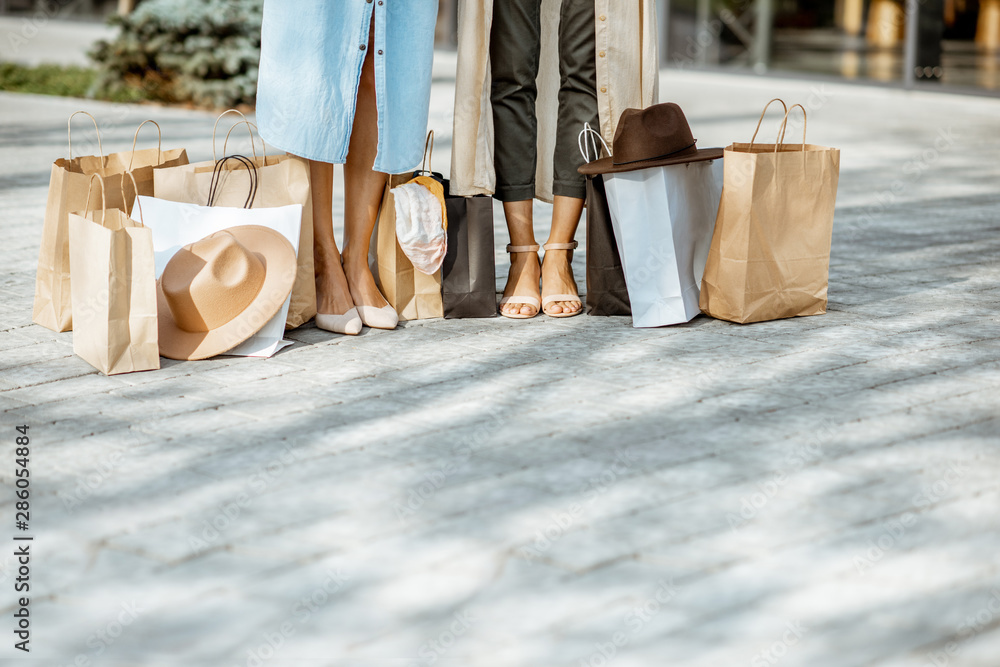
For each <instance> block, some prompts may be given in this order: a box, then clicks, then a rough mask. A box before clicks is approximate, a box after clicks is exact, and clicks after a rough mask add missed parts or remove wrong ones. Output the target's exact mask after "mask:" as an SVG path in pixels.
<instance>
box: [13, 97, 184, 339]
mask: <svg viewBox="0 0 1000 667" xmlns="http://www.w3.org/2000/svg"><path fill="white" fill-rule="evenodd" d="M77 114H84V115H86V116H89V117H90V119H91V120H92V121H93V122H94V128H95V129H96V130H97V145H98V152H99V155H85V156H80V157H73V135H72V121H73V117H74V116H76V115H77ZM69 118H70V119H69V157H68V158H59V159H58V160H56V161H55V162H54V163H53V165H52V173H51V176H50V178H49V193H48V200H47V202H46V205H45V220H44V222H43V224H42V240H41V244H40V246H39V251H38V271H37V274H36V278H35V298H34V304H33V307H32V315H31V319H32V321H34V322H35V323H36V324H40V325H42V326H44V327H46V328H49V329H52V330H53V331H68V330H69V329H70V328H72V326H73V317H72V307H71V300H72V292H71V289H72V288H71V287H70V268H69V213H70V211H74V212H84V208H85V207H86V205H87V198H88V195H89V192H90V177H91V175H93V174H98V175H100V176H102V177H104V179H105V182H106V185H107V187H108V192H107V195H106V201H107V206H108V207H109V208H117V209H121V210H124V209H125V208H127V207H129V206H131V204H132V201H131V198H132V197H134V196H135V195H134V194H132V195H129V197H130V199H129V201H124V200H123V199H122V198H123V196H125V195H123V194H122V193H123V188H122V177H123V175H124V174H125V173H128V172H131V173H132V174H133V176H134V177H135V180H136V182H137V187H138V191H139V193H140V194H145V195H151V194H153V176H152V174H153V171H155V170H157V169H159V168H163V167H171V166H176V165H182V164H187V162H188V158H187V152H186V151H185V150H184V149H183V148H178V149H173V150H167V151H164V150H162V137H161V138H160V140H159V142H158V145H157V148H155V149H152V148H150V149H145V150H136V141H137V140H138V136H139V129H142V126H143V125H145V124H146V123H149V122H152V121H145V122H143V123H142V124H140V125H139V129H137V130H136V133H135V137H134V138H133V140H132V150H131V151H125V152H121V153H112V154H110V155H104V148H103V145H102V143H101V135H100V128H98V126H97V121H96V120H95V119H94V117H93V116H91V115H90V114H88V113H87V112H85V111H77V112H75V113H73V114H72V115H71V116H70V117H69ZM154 125H155V123H154ZM157 129H159V126H158V125H157Z"/></svg>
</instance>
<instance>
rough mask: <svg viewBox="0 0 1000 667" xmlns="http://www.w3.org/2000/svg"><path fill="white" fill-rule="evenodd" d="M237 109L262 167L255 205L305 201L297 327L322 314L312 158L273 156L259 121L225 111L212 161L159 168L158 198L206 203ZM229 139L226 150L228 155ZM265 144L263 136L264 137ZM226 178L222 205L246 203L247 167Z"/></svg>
mask: <svg viewBox="0 0 1000 667" xmlns="http://www.w3.org/2000/svg"><path fill="white" fill-rule="evenodd" d="M230 113H235V114H238V115H239V116H241V117H243V120H242V121H241V122H239V123H237V124H236V125H234V126H233V128H230V130H229V132H230V133H231V132H232V131H233V129H235V128H236V127H239V126H242V125H245V126H246V127H247V129H248V131H250V135H251V136H250V144H251V147H252V151H253V154H252V155H248V156H246V157H248V158H249V159H251V160H252V161H253V163H254V166H255V167H256V168H257V179H258V181H257V194H256V196H255V197H254V200H253V204H252V208H276V207H281V206H290V205H299V206H301V207H302V219H301V221H300V224H299V234H298V238H299V245H298V252H297V257H296V260H297V266H298V268H297V271H296V274H295V284H294V286H293V287H292V297H291V302H290V305H289V307H288V318H287V320H286V322H285V326H286V328H288V329H294V328H295V327H297V326H300V325H302V324H305V323H306V322H308V321H309V320H310V319H312V318H313V317H314V316H315V315H316V277H315V268H314V264H313V211H312V186H311V184H310V180H309V163H308V161H306V160H304V159H302V158H300V157H296V156H294V155H289V154H285V155H267V154H266V150H267V148H266V146H265V147H264V150H263V151H262V153H261V154H260V155H258V154H257V152H256V151H257V149H256V147H255V146H254V136H253V130H255V129H256V125H254V124H253V123H251V122H250V121H248V120H247V119H246V117H245V116H243V114H241V113H240V112H238V111H236V110H234V109H230V110H228V111H225V112H223V113H222V114H221V115H220V116H219V117H218V118H217V119H216V121H215V129H213V131H212V146H213V155H212V160H210V161H205V162H196V163H192V164H188V165H185V166H182V167H176V168H173V169H162V170H157V171H156V173H155V177H154V185H153V192H154V193H155V196H156V198H158V199H167V200H169V201H174V202H184V203H189V204H199V205H205V203H206V202H207V201H208V192H209V188H210V187H211V184H212V173H213V171H214V170H215V166H216V164H217V163H218V161H217V160H216V153H215V148H214V147H215V138H216V131H217V130H218V126H219V121H220V120H221V119H222V118H223V116H225V115H227V114H230ZM228 139H229V134H227V135H226V140H227V141H226V142H225V143H224V144H223V151H222V154H223V155H225V154H226V143H228ZM261 143H262V144H263V141H262V142H261ZM224 175H225V178H224V179H223V180H222V181H221V188H220V190H219V192H218V198H217V202H216V203H217V205H219V206H240V207H242V206H243V203H244V201H245V200H246V195H247V179H248V178H249V177H248V175H247V173H246V171H245V170H244V169H243V168H242V167H240V166H239V165H236V164H233V165H227V168H226V173H225V174H224Z"/></svg>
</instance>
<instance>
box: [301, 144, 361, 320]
mask: <svg viewBox="0 0 1000 667" xmlns="http://www.w3.org/2000/svg"><path fill="white" fill-rule="evenodd" d="M309 179H310V183H312V207H313V260H314V261H315V264H316V310H317V311H318V312H319V313H325V314H328V315H342V314H344V313H346V312H347V311H349V310H350V309H351V308H353V307H354V302H353V301H352V299H351V291H350V288H349V287H348V285H347V278H346V276H344V267H343V266H341V264H340V252H339V251H338V250H337V241H336V239H335V238H334V236H333V165H332V164H330V163H328V162H317V161H315V160H309Z"/></svg>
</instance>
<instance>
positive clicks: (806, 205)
mask: <svg viewBox="0 0 1000 667" xmlns="http://www.w3.org/2000/svg"><path fill="white" fill-rule="evenodd" d="M775 101H777V102H781V100H771V102H768V106H770V104H771V103H772V102H775ZM781 104H782V106H784V102H781ZM796 107H798V108H799V109H802V114H803V129H802V143H801V144H787V143H784V141H783V140H784V134H785V129H786V127H787V124H788V118H789V113H790V112H791V111H793V110H794V109H795V108H796ZM766 112H767V106H765V107H764V112H762V113H761V120H760V121H758V123H757V130H756V131H754V136H753V138H752V139H751V141H750V143H749V144H740V143H734V144H732V145H731V146H729V147H728V148H726V150H725V175H724V188H723V193H722V203H721V205H720V207H719V215H718V218H717V220H716V225H715V235H714V236H713V238H712V246H711V249H710V251H709V256H708V263H707V265H706V268H705V276H704V280H703V283H702V291H701V302H700V305H701V309H702V310H703V311H704V312H705V313H706V314H708V315H711V316H712V317H716V318H719V319H723V320H730V321H732V322H740V323H747V322H760V321H764V320H774V319H779V318H785V317H796V316H806V315H819V314H822V313H825V312H826V304H827V285H828V280H829V266H830V241H831V235H832V232H833V216H834V209H835V206H836V199H837V184H838V181H839V176H840V151H839V150H837V149H835V148H829V147H826V146H815V145H812V144H807V143H805V131H806V123H805V109H804V108H803V107H802V106H801V105H799V104H796V105H794V106H792V107H791V108H789V109H788V110H787V111H786V112H785V116H784V118H783V120H782V123H781V126H780V129H779V133H778V140H777V141H776V142H775V143H774V144H756V143H755V142H754V140H755V139H756V137H757V131H759V130H760V124H761V122H762V121H763V118H764V113H766Z"/></svg>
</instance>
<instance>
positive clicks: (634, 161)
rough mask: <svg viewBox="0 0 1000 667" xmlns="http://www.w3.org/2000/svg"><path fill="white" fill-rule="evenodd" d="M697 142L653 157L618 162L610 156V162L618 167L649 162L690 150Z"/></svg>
mask: <svg viewBox="0 0 1000 667" xmlns="http://www.w3.org/2000/svg"><path fill="white" fill-rule="evenodd" d="M697 144H698V140H697V139H695V140H694V141H693V142H691V143H690V144H689V145H687V146H685V147H684V148H681V149H680V150H676V151H673V152H670V153H664V154H663V155H654V156H653V157H644V158H639V159H638V160H628V161H627V162H618V161H617V160H615V159H614V158H613V157H612V159H611V164H613V165H615V166H616V167H618V166H621V165H626V164H635V163H636V162H649V161H650V160H662V159H663V158H666V157H670V156H671V155H677V154H678V153H683V152H685V151H688V150H691V149H692V148H694V147H695V146H696V145H697Z"/></svg>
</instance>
